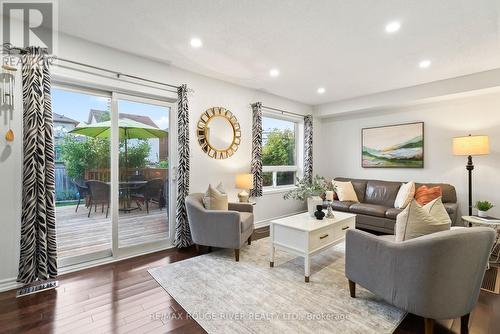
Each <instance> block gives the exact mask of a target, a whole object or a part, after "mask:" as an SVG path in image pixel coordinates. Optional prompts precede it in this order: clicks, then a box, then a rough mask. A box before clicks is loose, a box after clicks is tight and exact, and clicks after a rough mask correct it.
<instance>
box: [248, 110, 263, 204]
mask: <svg viewBox="0 0 500 334" xmlns="http://www.w3.org/2000/svg"><path fill="white" fill-rule="evenodd" d="M252 113H253V123H252V174H253V189H252V190H251V191H250V196H252V197H261V196H262V103H261V102H256V103H254V104H252Z"/></svg>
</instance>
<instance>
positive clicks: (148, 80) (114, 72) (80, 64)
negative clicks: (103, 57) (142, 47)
mask: <svg viewBox="0 0 500 334" xmlns="http://www.w3.org/2000/svg"><path fill="white" fill-rule="evenodd" d="M55 59H57V60H58V61H62V62H66V63H70V64H74V65H78V66H83V67H87V68H92V69H94V70H99V71H103V72H107V73H111V74H114V75H116V77H117V78H120V77H126V78H130V79H136V80H141V81H145V82H149V83H154V84H156V85H162V86H167V87H170V88H175V89H178V88H179V86H175V85H170V84H167V83H164V82H160V81H155V80H151V79H146V78H143V77H139V76H136V75H131V74H126V73H121V72H117V71H113V70H109V69H107V68H103V67H99V66H94V65H89V64H85V63H81V62H78V61H74V60H69V59H65V58H60V57H55ZM56 66H57V64H56Z"/></svg>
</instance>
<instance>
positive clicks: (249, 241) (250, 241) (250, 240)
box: [247, 236, 252, 245]
mask: <svg viewBox="0 0 500 334" xmlns="http://www.w3.org/2000/svg"><path fill="white" fill-rule="evenodd" d="M247 242H248V244H249V245H251V244H252V236H249V237H248V240H247Z"/></svg>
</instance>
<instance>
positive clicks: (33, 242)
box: [17, 47, 57, 283]
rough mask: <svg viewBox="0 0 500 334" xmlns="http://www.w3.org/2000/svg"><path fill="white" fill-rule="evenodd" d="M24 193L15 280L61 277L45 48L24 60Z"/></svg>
mask: <svg viewBox="0 0 500 334" xmlns="http://www.w3.org/2000/svg"><path fill="white" fill-rule="evenodd" d="M22 86H23V132H24V133H23V147H24V152H23V194H22V215H21V254H20V259H19V274H18V277H17V281H18V282H21V283H31V282H33V281H36V280H46V279H50V278H54V277H56V276H57V249H56V230H55V208H54V193H55V181H54V138H53V120H52V105H51V97H50V72H49V63H48V58H47V51H46V49H41V48H33V47H32V48H29V49H28V50H27V52H26V53H25V54H24V55H23V56H22Z"/></svg>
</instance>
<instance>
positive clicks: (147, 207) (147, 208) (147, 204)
mask: <svg viewBox="0 0 500 334" xmlns="http://www.w3.org/2000/svg"><path fill="white" fill-rule="evenodd" d="M146 212H147V213H148V215H149V201H146Z"/></svg>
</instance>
